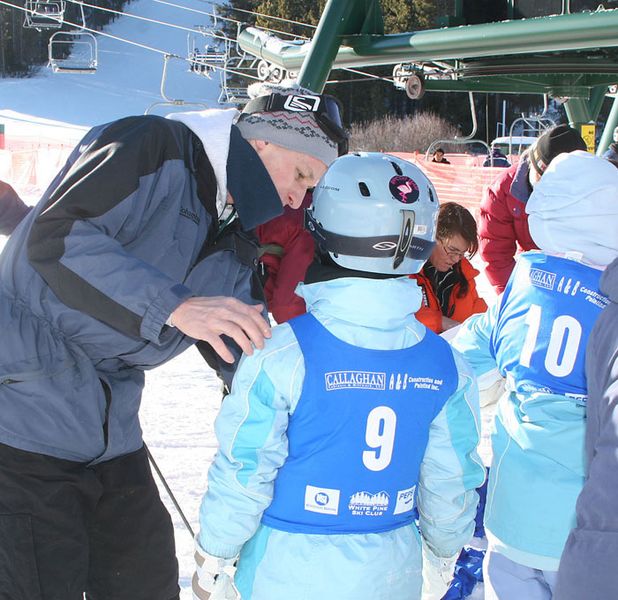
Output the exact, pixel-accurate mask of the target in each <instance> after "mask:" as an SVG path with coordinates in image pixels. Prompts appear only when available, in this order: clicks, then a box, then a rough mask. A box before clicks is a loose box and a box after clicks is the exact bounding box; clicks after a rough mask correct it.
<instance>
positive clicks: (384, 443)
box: [363, 406, 397, 471]
mask: <svg viewBox="0 0 618 600" xmlns="http://www.w3.org/2000/svg"><path fill="white" fill-rule="evenodd" d="M396 425H397V415H396V414H395V411H394V410H393V409H392V408H390V407H388V406H376V407H375V408H374V409H373V410H372V411H371V412H370V413H369V415H367V427H366V429H365V442H366V443H367V446H369V447H370V448H373V450H365V451H364V452H363V464H364V465H365V466H366V467H367V468H368V469H369V470H370V471H382V470H383V469H386V467H388V465H389V464H390V462H391V459H392V458H393V446H394V445H395V428H396Z"/></svg>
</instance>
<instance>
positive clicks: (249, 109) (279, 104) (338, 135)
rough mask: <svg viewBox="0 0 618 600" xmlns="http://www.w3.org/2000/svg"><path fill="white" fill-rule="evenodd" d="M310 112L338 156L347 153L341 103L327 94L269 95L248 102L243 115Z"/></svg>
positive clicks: (346, 135) (346, 137)
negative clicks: (333, 144) (332, 143)
mask: <svg viewBox="0 0 618 600" xmlns="http://www.w3.org/2000/svg"><path fill="white" fill-rule="evenodd" d="M275 111H289V112H312V113H314V116H315V120H316V122H317V124H318V126H319V127H320V129H321V130H322V131H323V132H324V133H325V134H326V135H327V136H328V139H330V140H332V141H333V142H335V143H336V144H337V150H338V154H339V156H343V155H344V154H347V153H348V147H349V144H348V133H347V131H346V130H345V129H344V127H343V123H342V122H341V103H340V102H339V100H337V98H335V97H334V96H330V95H328V94H321V95H313V94H290V95H287V96H286V95H284V94H270V95H268V96H259V97H257V98H253V100H249V102H247V104H246V105H245V107H244V108H243V111H242V112H243V113H244V114H251V113H256V112H275Z"/></svg>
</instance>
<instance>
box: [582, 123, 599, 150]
mask: <svg viewBox="0 0 618 600" xmlns="http://www.w3.org/2000/svg"><path fill="white" fill-rule="evenodd" d="M581 129H582V131H581V133H582V137H583V138H584V142H586V149H587V150H588V152H592V153H593V154H594V150H595V147H596V144H595V139H596V135H595V134H596V131H597V126H596V125H582V127H581Z"/></svg>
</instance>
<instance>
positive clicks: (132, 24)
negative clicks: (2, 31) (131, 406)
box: [0, 0, 494, 600]
mask: <svg viewBox="0 0 618 600" xmlns="http://www.w3.org/2000/svg"><path fill="white" fill-rule="evenodd" d="M175 4H178V5H183V6H185V7H189V8H193V9H196V10H202V11H208V10H211V5H210V4H209V3H206V2H203V1H201V0H175ZM127 12H130V13H132V14H138V15H142V16H145V17H147V18H151V19H156V20H160V21H167V22H170V23H174V24H176V25H179V26H183V27H189V28H190V27H193V26H195V25H197V24H201V25H208V18H207V17H202V16H201V15H199V14H197V13H194V12H188V11H183V10H180V9H178V8H174V7H172V6H170V5H169V3H167V4H166V3H163V2H158V1H157V0H135V1H134V2H132V3H131V4H129V5H128V6H127ZM106 31H107V32H108V33H110V34H112V35H114V36H118V37H124V38H126V39H131V40H133V41H135V42H139V43H141V44H145V45H149V46H152V47H156V48H159V49H162V50H165V51H167V52H171V53H178V54H184V53H185V52H186V46H187V32H186V31H182V30H177V29H173V28H170V27H165V26H163V25H157V24H154V23H146V22H143V21H136V20H135V19H130V18H127V17H122V18H119V19H118V20H117V21H115V22H114V23H112V24H111V25H110V26H109V27H108V28H107V29H106ZM98 62H99V69H98V71H97V73H96V74H94V75H73V74H53V73H52V72H51V70H49V69H46V68H41V69H40V70H39V72H38V74H37V75H36V76H35V77H32V78H29V79H0V124H4V125H5V134H6V138H7V141H8V142H9V143H15V144H17V145H18V143H24V144H25V143H31V142H33V141H35V142H36V143H39V144H43V145H44V144H50V145H51V146H53V147H54V148H55V147H57V146H58V145H60V144H61V143H62V144H65V145H66V146H67V148H70V147H72V146H73V145H74V144H75V143H76V142H77V141H78V140H79V139H80V138H81V136H82V135H83V133H84V131H85V129H86V128H88V127H90V126H92V125H94V124H97V123H102V122H106V121H109V120H112V119H115V118H119V117H122V116H126V115H129V114H142V113H144V112H145V111H147V110H148V109H149V107H151V106H152V104H153V103H155V102H158V101H162V100H163V99H162V98H161V96H160V94H159V86H160V79H161V70H162V64H163V62H162V56H161V55H160V54H157V53H155V52H152V51H148V50H145V49H143V48H138V47H136V46H131V45H128V44H126V43H122V42H120V41H117V40H113V39H109V38H104V37H102V38H100V39H99V60H98ZM166 93H167V96H168V97H172V98H183V99H185V100H197V101H200V102H203V103H204V104H205V105H208V106H215V105H216V100H217V98H218V95H219V88H218V77H214V78H213V79H212V80H208V79H206V78H204V77H200V76H198V75H195V74H192V73H190V72H188V70H187V64H186V63H183V62H182V61H172V62H171V63H170V71H169V78H168V81H167V86H166ZM164 108H165V107H158V108H156V109H155V110H154V112H159V113H160V112H161V111H162V109H164ZM167 108H168V109H169V107H167ZM180 108H182V107H180ZM190 108H191V109H193V108H194V107H190ZM8 154H9V153H8V151H2V150H0V178H2V173H3V171H2V168H3V160H5V161H6V160H7V155H8ZM49 156H50V157H51V154H50V155H49ZM5 166H6V165H5ZM40 169H42V170H38V171H37V173H36V174H35V175H34V176H33V177H32V178H30V179H29V180H28V182H27V183H26V182H25V180H24V182H15V181H12V182H11V183H12V184H14V187H16V189H17V191H18V193H19V194H20V195H21V196H22V197H23V198H24V200H25V201H26V202H27V203H28V204H34V203H36V201H37V200H38V198H39V197H40V195H41V193H42V192H43V190H44V188H45V187H46V185H47V183H48V182H49V181H51V178H52V177H53V175H54V174H55V171H56V170H57V169H56V165H55V164H52V162H51V158H50V159H49V161H47V163H46V162H45V161H43V165H42V167H40ZM4 242H5V238H2V237H1V236H0V249H1V248H2V246H3V245H4ZM477 266H479V267H481V268H482V265H481V264H480V263H479V264H478V265H477ZM479 284H480V288H481V292H482V293H483V294H484V295H485V296H486V297H487V298H488V299H489V300H488V301H491V299H493V297H494V295H493V292H492V291H491V288H490V286H489V285H488V283H487V281H486V280H485V279H484V278H483V277H481V278H480V281H479ZM220 401H221V393H220V386H219V382H218V380H217V379H216V378H215V377H214V375H213V374H212V371H210V369H209V368H208V367H207V366H205V364H204V362H203V361H202V359H201V357H200V356H199V354H198V353H197V351H195V350H194V349H191V350H189V351H187V352H186V353H185V354H183V355H182V356H180V357H178V358H177V359H175V360H173V361H171V362H169V363H168V364H166V365H165V366H163V367H160V368H159V369H157V370H155V371H151V372H149V373H148V374H147V381H146V389H145V393H144V401H143V404H142V410H141V418H142V425H143V429H144V439H145V441H146V443H147V444H148V446H149V448H150V451H151V453H152V454H153V456H154V458H155V460H156V462H157V464H158V466H159V468H160V469H161V471H162V472H163V474H164V476H165V478H166V480H167V483H168V485H169V486H170V488H171V489H172V491H173V493H174V495H175V496H176V499H177V501H178V503H179V504H180V506H181V507H182V510H183V512H184V514H185V515H186V517H187V519H188V520H189V522H190V524H191V526H192V528H193V530H194V531H196V530H197V528H198V524H197V515H198V509H199V503H200V498H201V496H202V494H203V492H204V490H205V486H206V473H207V470H208V466H209V464H210V461H211V460H212V458H213V456H214V453H215V450H216V444H215V438H214V432H213V423H214V418H215V416H216V413H217V411H218V407H219V404H220ZM487 420H488V419H487V418H486V421H487ZM161 495H162V498H163V500H164V502H165V503H166V505H167V507H168V509H169V512H170V514H171V516H172V519H173V521H174V525H175V529H176V545H177V555H178V560H179V565H180V584H181V588H182V592H181V599H182V600H189V599H190V598H191V593H190V580H191V575H192V572H193V540H192V537H191V534H190V533H189V531H188V529H187V528H186V527H185V525H184V523H183V520H182V519H181V517H180V515H179V513H178V511H177V510H176V508H175V507H174V505H173V504H172V502H171V500H170V498H169V496H168V494H167V492H166V491H165V490H164V489H163V488H162V490H161ZM481 597H482V590H480V589H477V590H475V595H474V596H473V598H481Z"/></svg>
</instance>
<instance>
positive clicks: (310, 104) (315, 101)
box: [283, 96, 320, 112]
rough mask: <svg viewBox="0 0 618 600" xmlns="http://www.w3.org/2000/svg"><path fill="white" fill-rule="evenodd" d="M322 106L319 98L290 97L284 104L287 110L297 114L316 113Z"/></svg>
mask: <svg viewBox="0 0 618 600" xmlns="http://www.w3.org/2000/svg"><path fill="white" fill-rule="evenodd" d="M319 105H320V97H319V96H288V97H287V98H286V99H285V102H284V103H283V106H284V107H285V108H286V110H291V111H295V112H303V111H311V112H314V111H316V110H317V109H318V106H319Z"/></svg>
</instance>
